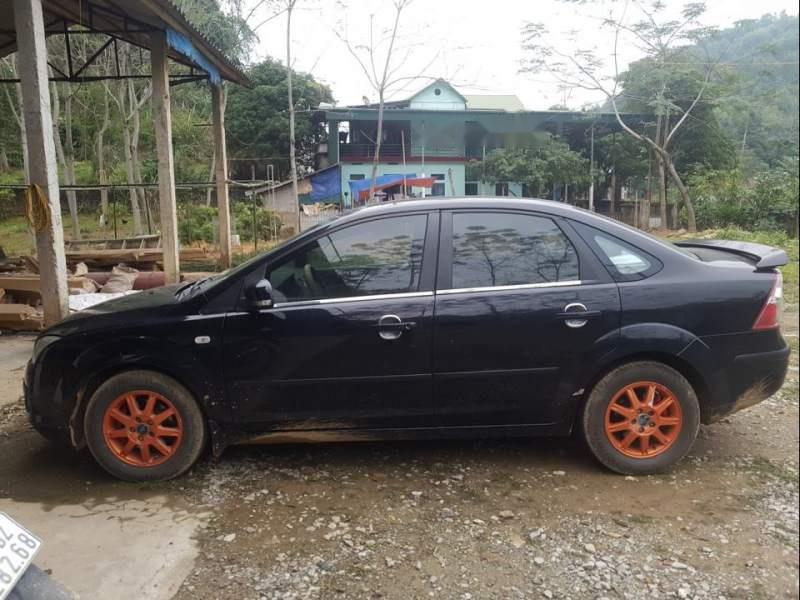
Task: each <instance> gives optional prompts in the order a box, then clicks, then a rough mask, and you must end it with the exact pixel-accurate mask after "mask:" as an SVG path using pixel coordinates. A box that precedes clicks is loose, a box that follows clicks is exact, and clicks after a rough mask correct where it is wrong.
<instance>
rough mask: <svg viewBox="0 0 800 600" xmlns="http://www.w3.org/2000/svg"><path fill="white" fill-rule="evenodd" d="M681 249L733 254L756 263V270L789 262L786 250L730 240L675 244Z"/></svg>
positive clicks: (691, 241) (690, 241) (772, 267)
mask: <svg viewBox="0 0 800 600" xmlns="http://www.w3.org/2000/svg"><path fill="white" fill-rule="evenodd" d="M675 245H676V246H679V247H681V248H712V249H714V250H721V251H723V252H731V253H732V254H737V255H739V256H741V257H743V258H746V259H748V260H750V261H752V262H754V263H755V266H756V270H759V271H761V270H765V271H766V270H769V269H774V268H776V267H782V266H783V265H785V264H786V263H788V262H789V257H788V256H787V255H786V252H785V251H784V250H781V249H780V248H773V247H772V246H765V245H764V244H755V243H753V242H734V241H730V240H686V241H680V242H675Z"/></svg>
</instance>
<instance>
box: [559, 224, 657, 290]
mask: <svg viewBox="0 0 800 600" xmlns="http://www.w3.org/2000/svg"><path fill="white" fill-rule="evenodd" d="M573 225H574V227H575V228H576V229H577V230H578V233H580V235H581V237H582V238H583V239H584V240H585V241H586V242H587V243H588V244H589V246H591V248H592V250H593V251H594V252H595V254H596V255H597V257H598V258H599V259H600V262H602V263H603V265H604V266H605V268H606V269H607V270H608V272H609V274H610V275H611V276H612V277H613V278H614V280H615V281H640V280H642V279H646V278H648V277H650V276H652V275H655V274H656V273H658V272H659V271H660V270H661V269H662V267H663V264H662V263H661V261H660V260H658V259H657V258H656V257H655V256H653V255H652V254H649V253H647V252H645V251H644V250H641V249H640V248H637V247H636V246H633V245H632V244H629V243H628V242H626V241H624V240H622V239H620V238H618V237H616V236H614V235H611V234H610V233H606V232H605V231H601V230H599V229H595V228H594V227H590V226H588V225H584V224H583V223H573Z"/></svg>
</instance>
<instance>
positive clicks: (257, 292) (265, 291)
mask: <svg viewBox="0 0 800 600" xmlns="http://www.w3.org/2000/svg"><path fill="white" fill-rule="evenodd" d="M244 296H245V298H246V300H247V304H248V306H249V307H250V308H254V309H259V308H271V307H272V284H271V283H270V282H269V280H267V279H261V280H260V281H258V282H256V284H255V285H251V286H250V287H248V288H246V289H245V291H244Z"/></svg>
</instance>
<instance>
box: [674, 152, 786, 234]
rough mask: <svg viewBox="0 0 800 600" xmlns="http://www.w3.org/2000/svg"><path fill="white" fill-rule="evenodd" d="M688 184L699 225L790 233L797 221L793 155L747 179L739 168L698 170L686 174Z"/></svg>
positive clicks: (701, 226)
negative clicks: (773, 167) (768, 169)
mask: <svg viewBox="0 0 800 600" xmlns="http://www.w3.org/2000/svg"><path fill="white" fill-rule="evenodd" d="M689 187H690V190H691V192H692V195H693V197H694V198H695V204H696V206H695V208H696V210H697V223H698V226H699V227H700V228H716V227H729V226H734V227H741V228H746V229H751V230H764V231H785V232H786V231H788V232H789V233H792V231H793V228H794V227H795V224H796V222H797V209H798V202H800V198H798V172H797V158H796V157H794V158H793V159H787V161H786V162H785V163H784V164H783V165H782V166H781V167H780V168H776V169H772V170H770V171H764V172H762V173H759V174H758V175H756V176H755V177H754V178H752V179H750V180H747V179H746V178H745V176H744V173H743V172H742V170H740V169H733V170H726V171H707V172H703V173H699V174H696V175H693V176H692V177H690V179H689ZM795 233H796V232H795Z"/></svg>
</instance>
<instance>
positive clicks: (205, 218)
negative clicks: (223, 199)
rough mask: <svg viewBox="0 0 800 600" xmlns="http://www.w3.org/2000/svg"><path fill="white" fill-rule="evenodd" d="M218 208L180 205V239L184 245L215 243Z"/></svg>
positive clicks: (188, 203) (191, 204) (188, 204)
mask: <svg viewBox="0 0 800 600" xmlns="http://www.w3.org/2000/svg"><path fill="white" fill-rule="evenodd" d="M216 216H217V207H216V206H205V205H204V204H196V203H194V202H182V203H179V204H178V237H179V239H180V240H181V243H182V244H191V243H192V242H209V243H211V242H213V241H214V219H215V218H216Z"/></svg>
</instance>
